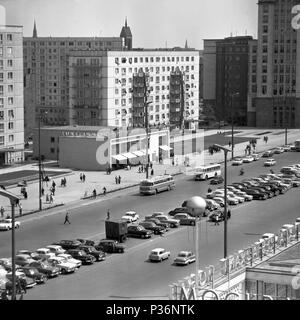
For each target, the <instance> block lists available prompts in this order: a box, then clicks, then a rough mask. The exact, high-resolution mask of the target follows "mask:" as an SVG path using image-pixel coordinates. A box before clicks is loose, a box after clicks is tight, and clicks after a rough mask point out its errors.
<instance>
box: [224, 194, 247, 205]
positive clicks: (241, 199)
mask: <svg viewBox="0 0 300 320" xmlns="http://www.w3.org/2000/svg"><path fill="white" fill-rule="evenodd" d="M227 194H228V195H229V197H231V198H235V199H237V200H238V201H239V203H243V202H245V198H244V197H240V196H238V195H236V194H235V193H234V192H232V191H227Z"/></svg>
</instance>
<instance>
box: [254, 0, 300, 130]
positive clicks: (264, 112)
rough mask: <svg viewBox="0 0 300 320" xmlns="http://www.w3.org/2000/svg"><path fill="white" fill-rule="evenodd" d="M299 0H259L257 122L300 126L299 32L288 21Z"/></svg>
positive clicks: (280, 126)
mask: <svg viewBox="0 0 300 320" xmlns="http://www.w3.org/2000/svg"><path fill="white" fill-rule="evenodd" d="M298 4H299V3H298V1H296V0H290V1H284V0H268V1H267V0H260V1H259V2H258V48H257V99H256V124H257V126H259V127H275V128H286V127H287V128H299V127H300V100H299V99H300V90H299V86H300V50H299V41H300V38H299V37H300V36H299V32H296V31H295V30H294V29H293V28H292V25H291V21H292V18H293V14H292V8H293V6H295V5H298Z"/></svg>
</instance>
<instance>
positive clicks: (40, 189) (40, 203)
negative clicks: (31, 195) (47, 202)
mask: <svg viewBox="0 0 300 320" xmlns="http://www.w3.org/2000/svg"><path fill="white" fill-rule="evenodd" d="M45 114H47V112H45ZM41 117H42V116H41V114H39V210H40V211H42V209H43V208H42V162H41Z"/></svg>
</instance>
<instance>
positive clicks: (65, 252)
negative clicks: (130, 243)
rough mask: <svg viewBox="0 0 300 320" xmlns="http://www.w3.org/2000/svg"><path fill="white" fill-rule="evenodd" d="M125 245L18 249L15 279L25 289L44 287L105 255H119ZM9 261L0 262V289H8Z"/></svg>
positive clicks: (64, 243)
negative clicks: (23, 285) (45, 284)
mask: <svg viewBox="0 0 300 320" xmlns="http://www.w3.org/2000/svg"><path fill="white" fill-rule="evenodd" d="M124 251H125V246H124V245H123V244H121V243H118V242H117V241H114V240H106V239H104V240H100V242H99V243H95V242H94V241H92V240H84V239H77V240H61V241H59V242H56V243H53V244H51V245H48V246H46V247H44V248H39V249H37V250H35V251H30V250H20V251H18V252H17V254H16V258H15V262H16V279H17V281H22V282H23V283H25V286H26V288H32V287H34V286H35V285H36V284H44V283H46V282H47V280H48V279H49V278H53V277H57V276H59V275H60V274H69V273H74V272H76V271H77V270H78V269H79V268H80V267H81V266H82V265H89V264H93V263H94V262H96V261H103V260H105V259H106V255H107V253H123V252H124ZM11 280H12V261H11V258H1V259H0V290H11V287H12V283H11Z"/></svg>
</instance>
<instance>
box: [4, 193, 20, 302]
mask: <svg viewBox="0 0 300 320" xmlns="http://www.w3.org/2000/svg"><path fill="white" fill-rule="evenodd" d="M0 195H1V196H3V197H5V198H8V199H9V200H10V204H11V224H12V225H11V227H12V228H11V265H12V271H11V273H12V296H11V299H12V300H16V245H15V205H17V204H18V203H19V201H20V200H21V199H20V198H19V197H18V196H16V195H14V194H13V193H11V192H9V191H6V190H2V189H0Z"/></svg>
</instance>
